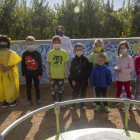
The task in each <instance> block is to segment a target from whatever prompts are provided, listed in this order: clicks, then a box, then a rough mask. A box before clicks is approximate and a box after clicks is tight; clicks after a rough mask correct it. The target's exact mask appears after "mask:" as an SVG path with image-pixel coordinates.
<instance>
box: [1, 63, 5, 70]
mask: <svg viewBox="0 0 140 140" xmlns="http://www.w3.org/2000/svg"><path fill="white" fill-rule="evenodd" d="M0 69H1V71H2V72H5V68H4V66H3V65H1V64H0Z"/></svg>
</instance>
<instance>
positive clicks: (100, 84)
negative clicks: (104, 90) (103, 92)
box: [99, 66, 101, 87]
mask: <svg viewBox="0 0 140 140" xmlns="http://www.w3.org/2000/svg"><path fill="white" fill-rule="evenodd" d="M100 85H101V66H100ZM100 85H99V87H100Z"/></svg>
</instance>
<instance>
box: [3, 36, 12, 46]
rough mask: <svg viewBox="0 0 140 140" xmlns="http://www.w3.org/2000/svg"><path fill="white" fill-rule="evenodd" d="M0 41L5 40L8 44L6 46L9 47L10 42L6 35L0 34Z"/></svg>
mask: <svg viewBox="0 0 140 140" xmlns="http://www.w3.org/2000/svg"><path fill="white" fill-rule="evenodd" d="M2 41H4V42H7V44H8V47H7V48H10V44H11V43H10V39H9V37H8V36H7V35H1V36H0V42H2Z"/></svg>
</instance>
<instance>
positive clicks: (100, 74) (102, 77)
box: [90, 64, 112, 87]
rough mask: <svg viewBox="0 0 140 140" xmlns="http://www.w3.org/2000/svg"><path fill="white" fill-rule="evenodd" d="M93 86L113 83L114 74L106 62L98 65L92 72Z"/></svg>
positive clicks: (91, 81)
mask: <svg viewBox="0 0 140 140" xmlns="http://www.w3.org/2000/svg"><path fill="white" fill-rule="evenodd" d="M90 85H91V87H94V86H95V87H107V86H111V85H112V75H111V71H110V69H109V68H108V67H107V66H106V65H105V64H104V65H102V66H100V65H98V64H97V65H96V66H95V67H94V68H92V71H91V74H90Z"/></svg>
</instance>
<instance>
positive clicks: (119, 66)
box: [112, 41, 134, 109]
mask: <svg viewBox="0 0 140 140" xmlns="http://www.w3.org/2000/svg"><path fill="white" fill-rule="evenodd" d="M128 50H129V46H128V44H127V41H122V42H120V44H119V48H118V58H117V63H116V66H115V68H114V69H115V71H116V73H117V78H116V79H117V94H116V98H120V95H121V92H122V86H123V85H124V87H125V92H126V94H127V98H129V99H131V92H130V73H131V72H132V71H133V69H134V66H133V59H132V57H131V56H130V55H129V54H128ZM119 104H120V103H119V102H114V103H113V104H112V106H117V105H119ZM130 109H131V106H130Z"/></svg>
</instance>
